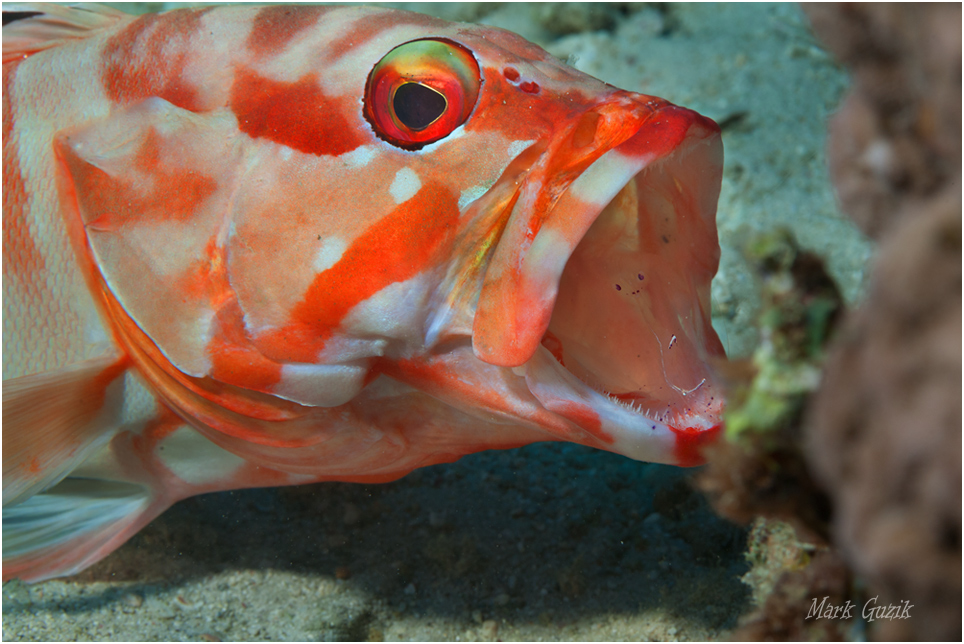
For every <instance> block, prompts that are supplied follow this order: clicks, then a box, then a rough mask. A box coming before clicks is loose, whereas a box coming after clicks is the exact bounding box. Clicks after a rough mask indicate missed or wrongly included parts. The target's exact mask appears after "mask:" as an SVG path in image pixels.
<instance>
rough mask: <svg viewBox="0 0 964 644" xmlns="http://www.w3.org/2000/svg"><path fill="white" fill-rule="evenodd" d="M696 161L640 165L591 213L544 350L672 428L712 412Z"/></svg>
mask: <svg viewBox="0 0 964 644" xmlns="http://www.w3.org/2000/svg"><path fill="white" fill-rule="evenodd" d="M698 156H699V155H694V154H689V155H684V156H677V157H674V158H670V159H667V160H664V161H660V162H658V163H656V164H654V165H651V166H649V167H647V168H646V169H645V170H643V171H642V172H640V173H639V174H638V175H636V177H634V178H633V179H632V180H631V181H630V182H629V183H628V184H626V186H625V187H623V189H622V190H621V191H620V192H619V193H618V194H617V195H616V197H615V198H614V199H613V200H612V201H611V202H610V203H609V205H607V206H606V207H605V208H604V209H603V211H602V212H601V213H600V214H599V216H598V217H597V219H596V220H595V222H594V223H593V224H592V226H591V227H590V229H589V231H588V232H587V233H586V235H585V237H584V238H583V239H582V240H581V241H580V243H579V245H578V246H577V247H576V249H575V251H574V252H573V254H572V256H571V257H570V259H569V261H568V263H567V264H566V267H565V269H564V271H563V274H562V278H561V280H560V283H559V291H558V296H557V298H556V303H555V306H554V308H553V313H552V318H551V321H550V323H549V329H548V332H547V333H546V335H545V337H544V338H543V341H542V344H543V346H544V347H545V348H546V349H548V350H549V351H550V352H551V353H552V354H553V355H554V356H555V358H556V360H558V361H559V362H560V363H561V364H562V365H563V366H564V367H565V368H566V369H568V370H569V371H570V372H571V373H572V374H573V375H575V376H576V377H577V378H579V379H580V380H581V381H582V382H584V383H585V384H586V385H588V386H590V387H592V388H593V389H595V390H597V391H600V392H604V393H606V394H608V395H609V396H610V398H611V399H613V400H614V401H618V402H620V403H622V404H625V405H628V406H631V407H632V408H634V409H635V410H637V411H639V412H642V413H644V414H645V415H646V416H648V417H650V418H654V419H657V420H661V421H667V422H672V421H674V420H678V419H680V418H683V417H687V416H690V415H691V414H694V413H699V411H700V410H699V409H698V407H700V406H707V405H712V401H711V400H709V399H710V398H712V397H713V393H712V387H710V386H709V384H708V383H709V379H710V377H711V374H710V371H709V367H708V365H707V358H708V357H710V356H714V355H722V354H723V350H722V346H721V345H720V342H719V340H718V339H717V337H716V334H715V332H714V331H713V329H712V326H711V325H710V307H709V291H710V281H711V280H712V277H713V275H714V274H715V272H716V266H717V262H718V258H719V245H718V242H717V237H716V225H715V203H716V193H715V190H713V189H710V190H706V189H704V188H703V186H702V185H701V184H700V182H701V180H703V181H705V164H703V163H701V161H702V160H701V159H699V158H698Z"/></svg>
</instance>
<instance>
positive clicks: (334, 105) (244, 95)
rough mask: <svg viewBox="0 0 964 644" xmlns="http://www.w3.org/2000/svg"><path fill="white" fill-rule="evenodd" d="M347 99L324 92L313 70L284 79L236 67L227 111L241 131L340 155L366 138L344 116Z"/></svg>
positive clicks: (303, 149)
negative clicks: (233, 115) (274, 78)
mask: <svg viewBox="0 0 964 644" xmlns="http://www.w3.org/2000/svg"><path fill="white" fill-rule="evenodd" d="M350 104H351V101H349V100H345V99H344V98H340V99H335V98H331V97H328V96H326V95H325V94H324V92H322V91H321V87H320V86H319V85H318V78H317V76H315V75H314V74H307V75H305V76H303V77H301V78H300V79H298V80H297V81H294V82H292V83H286V82H283V81H276V80H272V79H270V78H265V77H264V76H260V75H259V74H258V73H257V72H254V71H252V70H250V69H246V68H240V69H238V70H237V72H236V73H235V77H234V84H233V85H232V86H231V110H232V111H233V112H234V114H235V116H237V117H238V127H239V128H240V129H241V131H242V132H244V133H245V134H247V135H248V136H250V137H252V138H255V139H261V138H263V139H267V140H269V141H274V142H275V143H278V144H281V145H286V146H288V147H290V148H292V149H295V150H298V151H299V152H304V153H306V154H315V155H318V156H321V155H328V156H338V155H339V154H344V153H345V152H350V151H351V150H354V149H355V148H357V147H358V146H360V145H362V144H364V143H365V142H366V141H365V139H363V138H362V137H361V136H360V135H359V134H358V132H357V131H356V129H355V127H354V126H353V125H352V124H351V123H350V122H349V121H348V119H347V118H346V116H345V114H346V113H347V111H348V110H349V106H350Z"/></svg>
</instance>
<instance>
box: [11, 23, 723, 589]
mask: <svg viewBox="0 0 964 644" xmlns="http://www.w3.org/2000/svg"><path fill="white" fill-rule="evenodd" d="M4 8H5V10H12V9H13V7H6V6H5V7H4ZM16 9H17V10H32V11H37V12H39V13H40V14H41V15H39V16H35V17H32V18H27V19H24V20H18V21H16V22H13V23H11V24H9V25H8V26H5V27H4V38H3V61H4V63H3V64H4V75H3V83H4V96H3V100H4V110H3V132H4V137H3V146H4V147H3V186H4V201H3V221H4V228H3V232H4V236H3V249H4V267H3V269H4V295H3V310H4V330H3V347H4V352H3V361H4V364H3V370H4V371H3V373H4V376H3V377H4V381H3V402H4V405H3V421H4V422H3V438H4V441H3V491H4V499H3V503H4V507H3V513H4V514H3V531H4V540H3V543H4V551H3V557H4V566H3V571H4V579H8V578H12V577H19V578H21V579H24V580H27V581H36V580H41V579H46V578H49V577H53V576H58V575H66V574H71V573H73V572H76V571H79V570H81V569H83V568H84V567H86V566H88V565H90V564H92V563H94V562H96V561H97V560H99V559H101V558H103V557H104V556H107V555H108V554H109V553H110V552H111V551H113V550H114V549H115V548H117V547H118V546H119V545H120V544H121V543H123V542H124V541H125V540H126V539H128V538H129V537H130V536H131V535H133V534H134V533H136V532H137V530H139V529H140V528H141V527H143V526H144V525H146V524H147V523H148V522H149V521H150V520H152V519H153V518H154V517H156V516H157V515H158V514H159V513H161V512H163V511H164V510H165V509H166V508H167V507H169V506H170V505H171V504H172V503H175V502H176V501H178V500H180V499H183V498H185V497H188V496H191V495H195V494H201V493H205V492H211V491H217V490H228V489H237V488H245V487H263V486H270V485H295V484H301V483H308V482H315V481H331V480H338V481H349V482H383V481H390V480H394V479H397V478H399V477H401V476H404V475H405V474H406V473H408V472H410V471H412V470H413V469H416V468H419V467H424V466H426V465H431V464H435V463H442V462H450V461H453V460H456V459H458V458H460V457H461V456H463V455H465V454H469V453H472V452H475V451H479V450H485V449H505V448H512V447H518V446H521V445H525V444H528V443H531V442H534V441H558V440H563V441H573V442H577V443H581V444H584V445H590V446H593V447H597V448H601V449H606V450H610V451H613V452H617V453H620V454H624V455H626V456H629V457H631V458H635V459H640V460H649V461H654V462H662V463H674V464H679V465H687V466H688V465H696V464H699V463H700V462H701V460H702V457H701V454H700V449H701V447H702V445H704V444H705V443H706V442H708V441H710V440H712V439H713V437H714V436H715V435H716V434H717V433H718V432H719V430H720V427H721V420H720V419H721V414H722V410H723V401H722V397H721V396H720V394H719V392H718V387H717V385H716V383H715V378H714V376H713V373H712V370H711V368H710V366H709V363H710V362H711V361H712V360H714V359H717V358H721V357H722V356H723V350H722V347H721V346H720V343H719V340H718V339H717V337H716V335H715V333H714V331H713V329H712V326H711V325H710V321H709V310H710V306H709V284H710V280H711V279H712V277H713V274H715V272H716V267H717V262H718V259H719V247H718V244H717V239H716V226H715V214H716V201H717V197H718V195H719V188H720V180H721V170H722V145H721V141H720V132H719V128H718V127H717V126H716V124H715V123H713V122H712V121H710V120H709V119H706V118H704V117H702V116H700V115H699V114H696V113H695V112H692V111H690V110H687V109H685V108H681V107H677V106H674V105H672V104H670V103H668V102H666V101H664V100H662V99H659V98H656V97H651V96H646V95H642V94H634V93H631V92H626V91H623V90H619V89H617V88H614V87H612V86H609V85H607V84H605V83H602V82H600V81H598V80H596V79H594V78H591V77H589V76H587V75H585V74H582V73H580V72H578V71H576V70H573V69H571V68H569V67H568V66H566V65H564V64H562V63H561V62H559V61H557V60H555V59H553V58H552V57H551V56H550V55H549V54H547V53H546V52H545V51H543V50H542V49H540V48H538V47H536V46H535V45H533V44H531V43H529V42H527V41H525V40H524V39H522V38H520V37H519V36H516V35H515V34H512V33H510V32H507V31H503V30H500V29H495V28H491V27H483V26H477V25H467V24H455V23H449V22H445V21H442V20H438V19H435V18H430V17H427V16H422V15H419V14H413V13H408V12H404V11H396V10H390V9H376V8H369V7H344V6H336V7H314V6H311V7H306V6H290V7H289V6H281V5H273V6H268V7H259V6H253V5H243V6H230V7H216V8H210V7H209V8H204V9H193V8H189V9H178V10H175V11H171V12H167V13H162V14H150V15H146V16H141V17H135V16H129V15H126V14H124V13H122V12H120V11H117V10H115V9H112V8H110V7H100V6H96V5H92V6H88V7H83V8H68V7H63V6H57V5H39V6H29V5H27V6H23V7H21V6H19V5H18V6H17V7H16ZM644 274H645V276H646V281H645V285H642V284H641V285H639V286H636V287H634V288H628V287H627V288H625V289H623V288H621V287H620V286H619V285H620V283H621V282H622V283H623V284H626V285H627V286H628V284H629V283H630V281H631V280H632V279H635V278H636V276H637V275H644ZM640 280H641V278H640Z"/></svg>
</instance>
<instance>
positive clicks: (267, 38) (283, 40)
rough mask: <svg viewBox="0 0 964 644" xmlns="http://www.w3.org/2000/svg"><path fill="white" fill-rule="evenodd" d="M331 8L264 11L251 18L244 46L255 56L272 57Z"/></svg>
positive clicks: (274, 8) (316, 7)
mask: <svg viewBox="0 0 964 644" xmlns="http://www.w3.org/2000/svg"><path fill="white" fill-rule="evenodd" d="M332 8H333V7H318V6H312V7H292V6H284V5H274V6H270V7H264V8H263V9H261V11H259V12H258V15H256V16H255V17H254V24H253V25H252V27H251V33H250V34H249V35H248V41H247V43H246V46H247V48H248V49H250V50H251V52H252V53H254V54H255V55H257V56H269V55H271V54H276V53H278V52H280V51H281V50H282V49H284V48H285V46H286V45H287V44H288V43H289V42H291V41H292V40H294V39H295V37H296V36H298V35H299V34H300V33H301V32H303V31H305V30H306V29H310V28H311V27H313V26H315V24H317V23H318V19H319V18H321V16H322V15H323V14H324V13H326V12H328V11H330V10H331V9H332Z"/></svg>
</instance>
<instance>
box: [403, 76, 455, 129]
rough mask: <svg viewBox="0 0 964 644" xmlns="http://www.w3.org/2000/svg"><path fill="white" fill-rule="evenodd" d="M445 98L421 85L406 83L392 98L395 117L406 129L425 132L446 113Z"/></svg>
mask: <svg viewBox="0 0 964 644" xmlns="http://www.w3.org/2000/svg"><path fill="white" fill-rule="evenodd" d="M445 106H446V102H445V97H444V96H442V95H441V94H439V93H438V92H436V91H435V90H434V89H432V88H431V87H427V86H425V85H422V84H420V83H405V84H404V85H402V86H401V87H399V88H398V89H397V90H395V96H394V97H393V98H392V108H393V109H394V110H395V116H397V117H398V120H399V121H401V122H402V124H403V125H405V127H407V128H409V129H411V130H415V131H416V132H417V131H418V130H424V129H425V128H427V127H428V126H429V125H431V124H432V123H434V122H435V121H436V120H438V118H439V117H440V116H442V114H444V113H445Z"/></svg>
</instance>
